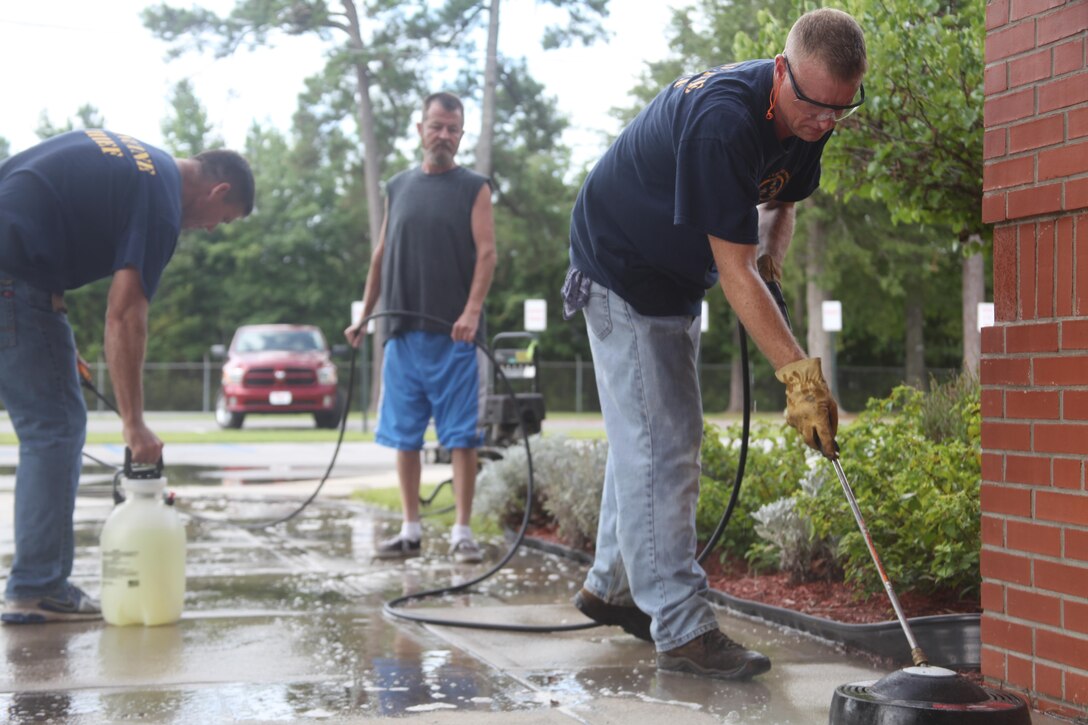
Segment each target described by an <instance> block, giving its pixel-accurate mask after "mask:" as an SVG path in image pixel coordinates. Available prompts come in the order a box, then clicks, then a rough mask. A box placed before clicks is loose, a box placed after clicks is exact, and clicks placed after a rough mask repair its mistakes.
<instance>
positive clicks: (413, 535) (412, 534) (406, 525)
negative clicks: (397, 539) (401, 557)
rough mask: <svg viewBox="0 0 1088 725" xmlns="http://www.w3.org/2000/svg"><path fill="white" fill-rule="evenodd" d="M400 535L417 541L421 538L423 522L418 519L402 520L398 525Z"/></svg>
mask: <svg viewBox="0 0 1088 725" xmlns="http://www.w3.org/2000/svg"><path fill="white" fill-rule="evenodd" d="M400 535H401V536H402V537H404V538H405V539H408V540H409V541H419V540H420V539H422V538H423V524H421V523H420V522H419V521H403V522H401V525H400Z"/></svg>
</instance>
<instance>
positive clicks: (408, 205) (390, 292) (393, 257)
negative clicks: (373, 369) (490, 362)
mask: <svg viewBox="0 0 1088 725" xmlns="http://www.w3.org/2000/svg"><path fill="white" fill-rule="evenodd" d="M488 183H490V182H489V180H488V178H487V177H486V176H482V175H480V174H477V173H476V172H474V171H471V170H469V169H466V168H464V167H461V166H458V167H455V168H453V169H451V170H450V171H447V172H445V173H442V174H425V173H423V171H422V169H420V168H418V167H417V168H414V169H409V170H408V171H402V172H401V173H399V174H397V175H396V176H394V177H393V178H392V179H390V181H389V184H388V187H387V193H388V197H389V215H388V217H387V219H386V230H385V252H384V253H383V255H382V295H381V297H382V303H383V304H382V309H383V310H404V311H409V312H420V313H423V314H426V315H429V316H431V317H437V318H439V319H441V320H444V321H446V322H448V323H449V324H450V325H452V324H453V323H454V322H456V321H457V318H458V317H460V316H461V312H463V311H464V309H465V303H466V302H468V294H469V290H470V289H471V288H472V275H473V272H474V271H475V269H476V243H475V241H474V240H473V238H472V205H473V203H474V202H475V201H476V196H477V194H479V193H480V187H481V186H483V185H484V184H488ZM480 318H481V319H480V330H481V331H482V330H483V314H482V313H481V315H480ZM384 319H385V322H386V328H385V329H386V333H387V335H388V336H389V337H394V336H396V335H399V334H401V333H403V332H406V331H408V330H428V331H430V332H438V333H443V334H448V333H449V331H450V330H449V327H444V326H442V325H439V324H436V323H433V322H427V321H423V320H420V319H418V318H411V317H399V316H390V317H386V318H384Z"/></svg>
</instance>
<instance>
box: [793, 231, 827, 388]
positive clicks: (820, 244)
mask: <svg viewBox="0 0 1088 725" xmlns="http://www.w3.org/2000/svg"><path fill="white" fill-rule="evenodd" d="M807 237H808V247H807V252H806V254H805V308H806V311H807V313H808V339H807V345H806V347H807V349H808V356H809V357H818V358H820V360H821V367H822V368H823V371H824V378H825V379H826V380H827V381H828V383H829V384H831V382H832V380H831V377H832V370H831V337H830V336H829V335H828V333H827V332H825V331H824V321H823V316H824V311H823V303H824V300H826V299H827V291H826V290H825V289H824V288H823V287H821V286H820V280H821V279H822V278H823V273H824V256H825V255H826V253H827V236H826V232H825V230H824V224H823V222H822V221H821V220H820V219H818V218H817V215H815V214H813V215H811V218H810V219H809V222H808V235H807ZM796 334H797V333H796V331H795V332H794V335H796Z"/></svg>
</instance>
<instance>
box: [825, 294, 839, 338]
mask: <svg viewBox="0 0 1088 725" xmlns="http://www.w3.org/2000/svg"><path fill="white" fill-rule="evenodd" d="M823 318H824V319H823V323H824V332H839V331H841V330H842V302H839V301H838V300H824V303H823Z"/></svg>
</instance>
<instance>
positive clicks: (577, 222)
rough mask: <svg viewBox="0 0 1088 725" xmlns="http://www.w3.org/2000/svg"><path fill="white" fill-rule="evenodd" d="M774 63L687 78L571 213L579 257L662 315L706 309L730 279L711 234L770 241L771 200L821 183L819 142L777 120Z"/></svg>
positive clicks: (631, 128)
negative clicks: (790, 132)
mask: <svg viewBox="0 0 1088 725" xmlns="http://www.w3.org/2000/svg"><path fill="white" fill-rule="evenodd" d="M773 72H774V61H771V60H755V61H748V62H745V63H738V64H734V65H729V66H720V67H718V68H712V69H710V70H708V71H706V72H704V73H701V74H698V75H693V76H686V77H683V78H680V79H679V80H677V81H676V82H675V83H674V84H673V85H671V86H669V87H668V88H666V89H664V90H663V91H662V92H661V93H660V94H658V96H657V97H656V98H655V99H654V100H653V101H651V102H650V104H649V105H648V106H646V108H644V109H643V110H642V112H641V113H639V115H638V116H637V117H636V118H635V120H634V121H632V122H631V123H630V124H629V125H628V126H627V128H625V129H624V130H623V133H621V134H620V136H619V138H617V139H616V141H615V142H614V143H613V144H612V146H611V147H610V148H609V149H608V151H606V152H605V154H604V156H602V157H601V159H600V161H598V162H597V165H596V166H595V167H594V168H593V170H592V171H591V172H590V174H589V176H588V177H587V178H586V182H585V184H584V185H583V186H582V189H581V191H580V192H579V194H578V200H577V201H576V202H575V205H574V212H573V214H572V216H571V230H570V235H571V250H570V257H571V265H572V266H573V267H574V268H575V269H577V270H579V271H581V272H582V273H583V274H585V275H586V276H588V277H589V278H590V279H592V280H593V281H595V282H597V283H598V284H601V285H603V286H605V287H607V288H608V289H610V290H612V291H613V292H615V293H616V294H618V295H619V296H620V297H622V298H624V299H625V300H627V301H628V302H629V303H630V304H631V305H632V306H634V308H635V309H636V310H638V311H639V313H641V314H644V315H651V316H664V315H697V314H699V303H700V301H701V300H702V298H703V296H704V294H705V293H706V290H707V289H709V288H710V287H712V286H714V284H716V282H717V280H718V271H717V268H716V267H715V265H714V258H713V255H712V254H711V251H710V242H709V241H708V239H707V235H713V236H715V237H718V238H720V239H724V240H726V241H729V242H734V243H738V244H758V242H759V232H758V226H759V215H758V212H757V210H756V207H757V206H758V205H759V204H762V203H764V202H767V201H770V200H772V199H777V200H779V201H799V200H801V199H804V198H805V197H807V196H809V195H810V194H812V192H814V191H815V190H816V188H817V187H818V186H819V184H820V155H821V153H822V152H823V147H824V144H825V143H826V142H827V139H828V137H829V136H830V135H831V134H830V132H829V133H828V134H827V135H826V136H824V137H823V138H822V139H820V140H819V141H817V142H815V143H806V142H804V141H802V140H801V139H799V138H796V137H792V138H789V139H786V140H785V141H779V140H778V139H777V138H776V136H775V132H774V121H772V120H768V119H767V118H766V117H765V114H766V112H767V106H768V97H769V95H770V91H771V85H772V79H773Z"/></svg>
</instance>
